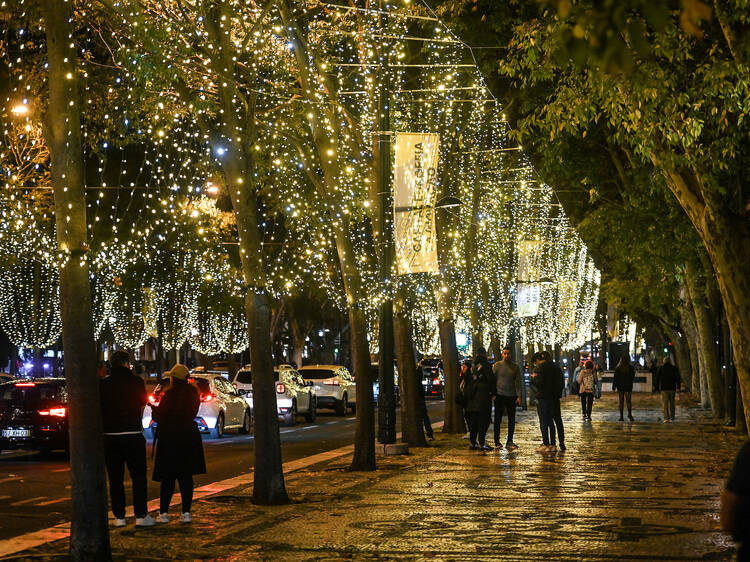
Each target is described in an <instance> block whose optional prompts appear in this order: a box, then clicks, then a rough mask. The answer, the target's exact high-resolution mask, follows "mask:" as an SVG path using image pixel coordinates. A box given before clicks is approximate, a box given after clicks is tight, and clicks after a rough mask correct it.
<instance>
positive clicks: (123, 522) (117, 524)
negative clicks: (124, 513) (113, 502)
mask: <svg viewBox="0 0 750 562" xmlns="http://www.w3.org/2000/svg"><path fill="white" fill-rule="evenodd" d="M127 524H128V522H127V521H126V520H125V518H122V519H117V518H115V527H124V526H125V525H127Z"/></svg>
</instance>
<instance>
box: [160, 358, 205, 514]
mask: <svg viewBox="0 0 750 562" xmlns="http://www.w3.org/2000/svg"><path fill="white" fill-rule="evenodd" d="M188 374H189V372H188V369H187V367H186V366H185V365H180V364H179V363H178V364H177V365H175V366H174V367H172V370H171V371H169V372H167V373H165V375H166V376H168V377H171V378H172V385H171V386H170V387H169V388H168V389H167V391H166V392H165V393H164V395H163V396H162V398H161V402H160V403H159V406H158V407H155V408H154V413H153V418H154V421H155V422H156V423H157V434H158V437H157V442H156V460H155V461H154V474H153V479H154V480H155V481H157V482H161V495H160V501H159V515H158V517H157V518H156V521H157V522H159V523H168V522H169V504H170V503H171V502H172V496H173V495H174V489H175V482H179V483H180V496H181V497H182V516H181V517H180V521H182V522H183V523H190V522H191V521H192V518H191V516H190V507H191V505H192V502H193V475H194V474H205V473H206V459H205V457H204V456H203V442H202V441H201V434H200V432H199V431H198V426H197V425H196V423H195V416H196V415H197V414H198V408H199V407H200V395H199V393H198V389H197V388H195V387H194V386H193V385H191V384H189V383H188V381H187V378H188Z"/></svg>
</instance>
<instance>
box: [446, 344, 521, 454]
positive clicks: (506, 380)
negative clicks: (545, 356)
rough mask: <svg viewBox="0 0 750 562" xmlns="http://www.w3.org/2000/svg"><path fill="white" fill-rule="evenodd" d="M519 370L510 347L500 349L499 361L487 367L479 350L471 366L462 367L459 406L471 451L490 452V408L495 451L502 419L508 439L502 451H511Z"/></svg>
mask: <svg viewBox="0 0 750 562" xmlns="http://www.w3.org/2000/svg"><path fill="white" fill-rule="evenodd" d="M522 384H523V379H522V378H521V369H520V368H519V367H518V365H516V364H515V363H513V361H512V356H511V350H510V348H509V347H505V348H503V351H502V361H497V362H495V364H494V365H492V366H490V363H489V361H488V359H487V351H486V350H485V349H484V348H483V347H480V348H479V349H478V350H477V354H476V356H475V357H474V361H473V363H472V362H471V361H466V362H464V363H463V364H462V365H461V373H460V392H459V403H460V404H461V406H463V409H464V417H465V420H466V425H467V426H468V427H469V440H470V441H471V445H470V447H471V448H472V449H482V450H485V451H491V450H492V449H493V447H492V446H490V445H488V444H487V430H488V429H489V427H490V418H491V416H492V408H493V405H494V408H495V426H494V433H495V447H497V448H499V447H500V426H501V424H502V420H503V416H504V415H506V414H507V416H508V435H507V439H506V441H505V448H506V449H507V450H509V451H513V450H515V449H517V448H518V446H517V445H516V444H515V443H514V442H513V433H514V431H515V427H516V406H518V405H519V404H520V403H521V386H522Z"/></svg>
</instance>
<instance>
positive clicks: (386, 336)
mask: <svg viewBox="0 0 750 562" xmlns="http://www.w3.org/2000/svg"><path fill="white" fill-rule="evenodd" d="M379 8H380V10H381V13H382V16H381V31H382V30H383V29H385V28H387V26H388V12H387V11H383V9H382V0H381V1H380V2H379ZM381 45H383V43H381ZM383 47H384V48H382V49H381V57H382V58H383V60H382V61H381V66H380V73H379V74H380V96H379V97H378V115H379V122H380V126H379V129H380V132H379V135H378V152H377V155H376V156H377V164H376V165H377V183H378V194H379V196H380V205H379V213H378V214H379V216H378V222H379V223H380V224H379V226H380V239H379V240H378V246H379V247H380V252H379V254H380V256H379V258H380V260H379V261H380V263H379V266H380V279H381V281H382V282H383V286H384V287H388V286H389V285H390V277H391V268H392V265H393V212H392V209H393V200H392V196H391V136H390V134H389V132H388V131H389V130H390V126H391V123H390V122H391V115H390V95H389V90H390V83H389V82H390V80H389V76H388V58H389V57H388V47H387V45H383ZM379 313H380V314H379V322H378V328H379V330H378V347H379V348H380V359H379V361H378V379H379V383H380V392H379V394H378V443H386V444H387V443H395V442H396V399H395V389H394V382H393V343H394V342H393V300H392V299H391V298H390V294H389V295H388V297H387V298H386V300H384V301H383V303H382V304H381V305H380V311H379Z"/></svg>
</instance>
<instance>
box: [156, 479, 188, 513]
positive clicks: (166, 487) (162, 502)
mask: <svg viewBox="0 0 750 562" xmlns="http://www.w3.org/2000/svg"><path fill="white" fill-rule="evenodd" d="M175 481H177V482H179V483H180V496H181V497H182V513H187V512H189V511H190V506H191V505H192V504H193V475H192V474H169V475H167V476H165V477H164V478H163V479H162V481H161V497H160V499H159V513H167V511H169V504H170V503H172V496H173V495H174V485H175Z"/></svg>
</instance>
